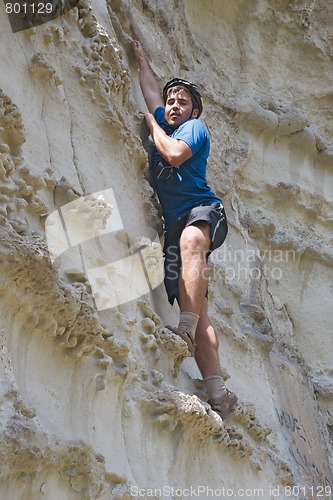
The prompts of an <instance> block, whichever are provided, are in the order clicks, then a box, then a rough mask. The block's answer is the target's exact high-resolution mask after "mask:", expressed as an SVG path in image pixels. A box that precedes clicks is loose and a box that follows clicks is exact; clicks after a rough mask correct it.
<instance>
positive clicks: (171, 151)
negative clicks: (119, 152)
mask: <svg viewBox="0 0 333 500" xmlns="http://www.w3.org/2000/svg"><path fill="white" fill-rule="evenodd" d="M145 120H146V123H147V126H148V127H149V130H150V133H151V136H152V138H153V141H154V143H155V146H156V148H157V150H158V152H159V153H160V154H161V155H162V156H163V158H164V159H165V160H166V161H167V162H168V164H169V165H171V166H172V167H178V166H179V165H181V164H182V163H184V161H186V160H188V159H189V158H191V156H192V149H191V148H190V146H189V145H188V144H186V142H184V141H182V140H179V139H175V138H174V137H169V136H168V135H167V134H166V133H165V132H164V130H163V129H162V128H161V127H160V126H159V125H158V123H157V121H156V120H155V118H154V116H153V115H152V114H150V113H145Z"/></svg>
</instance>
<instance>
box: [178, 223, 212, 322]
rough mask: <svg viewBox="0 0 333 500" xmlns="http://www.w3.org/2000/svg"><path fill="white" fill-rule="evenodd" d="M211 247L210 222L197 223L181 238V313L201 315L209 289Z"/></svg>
mask: <svg viewBox="0 0 333 500" xmlns="http://www.w3.org/2000/svg"><path fill="white" fill-rule="evenodd" d="M210 245H211V238H210V224H209V223H208V222H205V221H200V222H196V223H194V224H192V225H190V226H187V227H186V228H185V229H184V230H183V232H182V235H181V238H180V255H181V261H182V271H181V276H180V279H179V305H180V310H181V311H189V312H192V313H195V314H197V315H200V311H201V307H202V304H203V300H204V297H205V295H206V292H207V287H208V265H207V260H206V255H207V252H208V251H209V249H210Z"/></svg>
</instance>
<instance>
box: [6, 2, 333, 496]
mask: <svg viewBox="0 0 333 500" xmlns="http://www.w3.org/2000/svg"><path fill="white" fill-rule="evenodd" d="M0 14H1V15H0V20H1V24H0V32H1V73H0V237H1V240H0V241H1V245H0V263H1V267H0V293H1V300H0V326H1V329H0V335H1V342H0V384H1V385H0V396H1V407H0V409H1V413H0V415H1V418H0V443H1V446H0V450H1V452H0V453H1V473H0V498H1V499H5V500H7V499H8V500H12V499H15V500H16V499H22V500H30V499H34V500H36V499H44V498H45V499H47V500H58V499H59V498H61V499H82V498H92V499H98V498H101V499H111V498H114V499H123V500H125V499H129V498H174V499H176V498H186V497H187V498H200V499H206V498H226V497H229V498H239V497H241V496H243V497H247V498H264V499H270V498H275V499H278V498H283V499H284V498H300V499H302V498H306V499H312V498H317V496H318V497H321V498H325V499H328V498H332V495H331V493H330V489H331V487H332V465H333V463H332V440H333V434H332V426H333V364H332V359H333V340H332V323H333V308H332V291H333V290H332V282H333V268H332V257H333V256H332V220H333V218H332V205H333V181H332V167H333V125H332V123H333V120H332V109H333V106H332V104H333V102H332V80H333V64H332V63H333V60H332V55H333V54H332V46H333V45H332V32H333V9H332V7H331V5H330V4H329V2H325V1H324V0H317V1H316V2H315V1H312V0H311V1H310V0H304V1H303V2H300V1H297V0H292V1H287V0H253V1H245V0H238V1H230V0H229V1H228V0H182V1H177V0H118V1H116V0H109V1H106V2H103V1H102V0H92V1H91V3H89V2H88V1H86V0H80V1H79V4H78V7H77V8H74V9H73V10H72V11H71V12H70V13H68V14H66V15H65V16H63V17H60V18H58V19H56V20H54V21H52V22H50V23H47V24H44V25H41V26H38V27H36V28H32V29H29V30H25V31H21V32H18V33H11V30H10V26H9V22H8V19H7V17H6V13H5V10H4V7H3V6H1V8H0ZM133 38H139V39H140V40H141V41H142V44H143V46H144V48H145V50H146V52H147V54H148V57H149V59H150V60H151V66H152V69H153V71H154V72H155V75H156V78H157V79H158V81H159V82H160V84H161V86H162V85H163V82H164V81H166V80H167V79H170V78H172V77H173V76H175V75H180V76H182V77H185V78H187V79H190V80H193V81H195V82H197V83H198V84H199V85H200V87H201V89H202V92H203V96H204V105H205V110H204V114H203V117H202V119H203V121H204V122H205V123H206V125H207V126H208V128H209V131H210V133H211V139H212V150H211V157H210V164H209V172H208V177H209V181H210V184H211V185H212V187H213V188H214V190H215V191H216V192H217V194H218V195H221V196H222V197H223V200H224V203H225V206H226V210H227V214H228V218H229V226H230V232H229V235H228V239H227V242H226V243H225V245H224V246H223V247H222V248H221V249H219V250H217V251H216V252H215V254H214V255H213V257H212V263H211V274H212V283H211V286H210V307H211V315H212V319H213V322H214V325H215V327H216V329H217V332H218V335H219V339H220V353H221V360H222V364H223V369H224V371H225V375H226V377H227V378H228V377H230V380H228V384H229V387H230V388H231V389H232V390H234V391H235V392H236V393H237V395H238V396H239V405H238V406H237V409H236V411H235V412H234V414H233V415H232V416H230V418H228V420H227V421H226V422H225V423H222V422H221V420H220V419H219V418H218V417H217V416H216V415H215V414H214V413H213V412H211V410H210V409H209V406H208V405H207V403H206V402H205V401H206V398H205V394H204V389H203V384H202V382H201V380H200V376H199V373H198V371H197V368H196V367H195V365H194V361H193V360H190V359H185V357H186V349H185V347H184V345H183V343H182V341H181V340H178V339H176V338H175V337H174V336H173V335H171V334H170V333H168V331H167V330H165V329H164V328H163V324H167V323H168V322H173V321H175V320H176V318H177V310H176V308H171V307H170V306H169V304H168V303H167V300H166V296H165V293H164V289H163V285H161V286H160V287H158V288H157V289H155V290H154V291H153V292H152V293H150V294H146V295H144V296H142V297H139V298H137V299H134V300H132V301H130V302H128V303H123V304H121V305H118V306H115V307H110V308H106V309H103V310H98V308H97V307H96V302H95V301H94V297H93V292H92V288H91V283H90V282H89V280H88V279H87V276H85V275H84V273H83V271H82V254H80V251H79V250H78V247H74V248H72V250H71V249H69V250H68V251H63V250H64V249H62V250H61V251H59V254H61V255H59V256H58V257H57V258H55V257H56V256H52V255H51V254H50V252H49V247H48V245H47V241H46V236H47V235H46V233H47V227H48V226H47V221H50V216H51V214H58V213H60V212H55V211H56V210H58V209H60V208H61V207H64V206H65V205H67V204H68V203H70V202H75V200H79V201H80V198H82V197H85V196H87V195H89V194H90V193H99V192H101V191H102V192H103V191H105V190H112V192H113V194H114V202H115V203H113V205H112V207H111V205H110V204H109V205H108V204H106V205H105V204H104V205H103V203H102V202H100V203H99V202H98V201H96V203H95V201H94V202H92V204H94V203H95V204H94V210H95V211H94V214H95V215H93V217H92V219H90V212H89V213H88V215H87V212H84V211H83V216H82V221H83V222H82V227H84V228H85V229H84V230H85V231H86V230H88V229H89V230H90V229H91V228H94V227H95V226H94V224H95V223H96V221H97V222H99V223H101V224H102V226H103V220H104V219H103V217H105V220H106V219H107V217H108V215H105V214H106V212H105V209H107V210H108V209H109V208H110V210H113V209H115V206H116V208H117V209H118V210H119V214H120V217H121V221H122V224H123V226H124V227H125V229H126V231H127V233H128V235H129V236H130V237H131V236H135V237H137V236H141V231H142V228H143V227H147V226H148V227H150V228H155V229H156V230H157V231H159V230H160V226H159V219H158V215H157V214H158V207H157V206H156V203H155V202H154V200H153V199H152V194H153V193H152V190H151V188H150V186H149V184H148V182H147V181H146V180H144V173H145V171H146V168H147V160H146V153H145V150H144V149H143V147H142V140H145V139H146V137H147V132H146V130H145V127H144V125H143V123H142V119H141V117H140V115H139V111H141V110H143V109H144V103H143V100H142V96H141V93H140V87H139V79H138V72H137V66H136V63H135V61H134V59H133V56H132V53H131V48H130V42H131V40H132V39H133ZM84 200H86V198H84ZM88 201H89V200H88ZM101 204H102V205H101ZM108 207H109V208H108ZM103 210H104V212H103ZM96 214H97V215H96ZM100 214H102V215H100ZM57 217H58V219H57V221H60V222H61V220H60V216H57ZM102 219H103V220H102ZM101 220H102V222H101ZM105 220H104V222H105ZM102 226H100V227H99V234H100V237H98V238H97V237H96V238H95V239H94V241H95V245H96V247H95V248H94V249H90V250H89V249H87V248H85V250H84V251H86V252H87V255H88V254H89V256H90V257H89V258H91V262H93V263H94V265H95V266H97V265H98V266H102V265H105V264H107V262H108V259H110V248H109V247H110V245H109V242H108V240H107V237H106V235H104V234H103V235H102V232H101V227H102ZM103 227H104V228H105V225H104V226H103ZM87 228H88V229H87ZM57 231H58V229H57V230H56V231H55V233H52V234H53V235H54V234H56V235H58V234H59V241H58V239H57V237H56V242H55V243H59V248H61V234H62V232H63V228H62V225H61V223H60V225H59V233H58V232H57ZM143 236H145V237H146V236H147V235H146V234H144V235H143ZM134 240H135V238H134ZM135 241H136V240H135ZM48 243H50V242H49V241H48ZM122 243H123V242H121V241H120V243H119V245H120V247H121V245H122ZM135 245H136V247H135ZM69 246H70V243H68V247H69ZM134 247H135V248H136V250H137V249H138V248H140V242H139V243H137V241H136V243H134ZM134 247H132V250H133V248H134ZM66 248H67V247H66ZM82 248H83V247H82ZM126 248H127V247H126ZM112 249H113V247H112ZM89 252H90V253H89ZM111 254H112V252H111ZM111 279H112V276H111ZM124 286H125V285H124ZM191 488H192V490H191ZM155 490H156V491H155ZM316 495H317V496H316Z"/></svg>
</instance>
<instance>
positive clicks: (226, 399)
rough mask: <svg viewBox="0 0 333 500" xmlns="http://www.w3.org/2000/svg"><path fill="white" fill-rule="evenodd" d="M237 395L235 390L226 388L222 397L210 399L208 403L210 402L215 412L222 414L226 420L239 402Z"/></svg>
mask: <svg viewBox="0 0 333 500" xmlns="http://www.w3.org/2000/svg"><path fill="white" fill-rule="evenodd" d="M237 400H238V398H237V396H236V394H234V393H233V392H230V391H228V389H224V394H223V396H221V397H220V398H217V399H210V400H209V401H208V404H210V406H211V408H212V410H213V411H215V413H217V414H218V415H220V417H221V418H222V420H224V419H225V418H226V417H227V415H229V413H230V412H231V411H232V410H233V409H234V407H235V405H236V403H237Z"/></svg>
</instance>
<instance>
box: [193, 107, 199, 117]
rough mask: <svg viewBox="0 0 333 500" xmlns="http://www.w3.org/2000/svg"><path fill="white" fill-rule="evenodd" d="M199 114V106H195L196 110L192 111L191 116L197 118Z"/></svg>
mask: <svg viewBox="0 0 333 500" xmlns="http://www.w3.org/2000/svg"><path fill="white" fill-rule="evenodd" d="M198 114H199V110H198V108H194V110H193V111H192V115H191V118H197V116H198Z"/></svg>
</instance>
